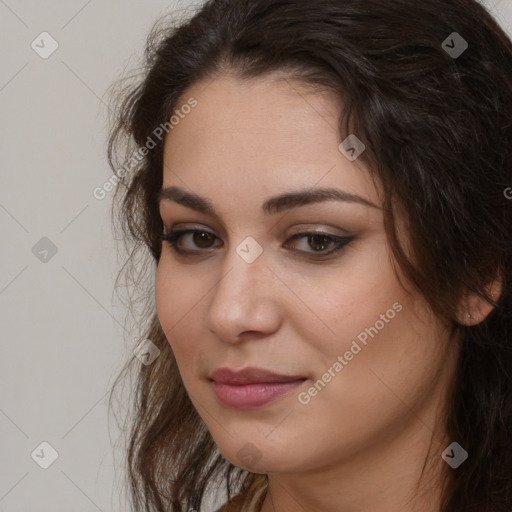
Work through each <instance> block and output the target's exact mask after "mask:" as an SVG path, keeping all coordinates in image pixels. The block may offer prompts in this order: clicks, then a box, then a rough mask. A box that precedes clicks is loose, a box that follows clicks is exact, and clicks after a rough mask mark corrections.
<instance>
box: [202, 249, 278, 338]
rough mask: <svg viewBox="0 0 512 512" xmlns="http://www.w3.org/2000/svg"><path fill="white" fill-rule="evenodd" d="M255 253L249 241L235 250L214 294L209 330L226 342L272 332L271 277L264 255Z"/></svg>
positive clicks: (226, 261) (209, 315) (208, 323)
mask: <svg viewBox="0 0 512 512" xmlns="http://www.w3.org/2000/svg"><path fill="white" fill-rule="evenodd" d="M258 245H259V244H258ZM256 250H257V247H256V246H255V244H254V242H253V241H251V240H247V239H246V240H244V241H243V242H242V243H240V244H239V245H238V246H237V247H235V248H233V249H232V251H231V252H230V254H229V255H228V256H226V259H225V265H224V267H223V272H222V277H221V278H220V280H219V281H218V283H217V285H216V286H215V288H214V290H213V297H212V300H211V303H210V306H209V310H208V313H207V319H206V321H207V327H208V328H209V329H210V330H212V331H214V332H216V333H217V335H219V336H221V337H223V338H225V339H230V338H231V339H234V338H235V337H236V336H237V335H238V334H239V333H241V332H243V331H257V330H267V329H268V328H272V327H271V325H270V324H272V323H273V321H274V319H271V318H273V316H274V315H273V314H272V313H271V312H270V309H272V305H271V304H270V303H269V301H270V300H271V294H272V292H271V289H270V287H269V277H270V276H272V273H271V272H270V270H269V269H268V268H267V261H266V258H265V257H264V253H263V252H262V251H261V250H260V251H259V254H257V253H256V252H255V251H256ZM269 308H270V309H269Z"/></svg>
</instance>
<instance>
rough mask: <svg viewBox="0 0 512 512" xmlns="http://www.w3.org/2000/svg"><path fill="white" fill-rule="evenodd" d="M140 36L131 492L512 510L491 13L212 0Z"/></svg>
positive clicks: (129, 197)
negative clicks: (144, 298)
mask: <svg viewBox="0 0 512 512" xmlns="http://www.w3.org/2000/svg"><path fill="white" fill-rule="evenodd" d="M146 55H147V65H148V68H147V70H146V72H145V75H144V78H143V80H142V81H141V82H140V83H139V84H137V85H136V86H134V87H132V88H131V89H130V90H129V91H128V92H125V93H123V95H122V96H121V99H122V103H121V104H120V105H119V106H118V107H117V109H116V112H118V113H119V117H118V119H117V123H116V125H115V126H114V127H113V130H112V133H111V136H110V140H109V157H110V161H111V165H112V168H113V169H114V171H115V172H116V173H117V175H118V176H119V181H120V184H121V185H122V186H119V187H118V189H117V194H116V197H117V198H118V199H120V201H119V202H118V206H119V211H118V214H119V219H120V220H121V222H122V226H123V228H124V230H125V233H126V234H127V235H128V237H129V238H131V239H132V240H134V242H135V243H136V244H138V245H137V246H136V248H137V247H138V248H147V249H149V253H150V257H151V259H152V261H154V262H155V264H156V272H155V273H154V277H155V287H154V290H153V289H151V290H152V291H151V294H149V298H150V299H149V301H148V307H149V309H148V310H147V318H148V320H149V322H148V323H147V328H146V329H145V330H143V332H142V334H143V339H145V340H146V341H145V342H144V343H145V345H144V350H143V352H145V358H146V359H143V358H140V359H141V360H142V361H143V362H144V364H143V365H142V366H140V364H139V361H137V360H134V364H135V365H139V366H140V373H139V380H138V387H137V395H136V399H135V406H136V410H135V417H134V419H133V422H132V428H131V438H130V445H129V451H128V467H129V470H130V477H131V480H130V482H131V486H132V487H131V488H132V501H133V506H134V510H137V511H142V510H147V511H149V510H151V511H164V510H165V511H173V512H178V511H180V512H182V511H190V510H204V508H203V509H201V508H200V507H201V506H202V502H203V498H204V497H205V496H206V495H207V494H208V493H209V492H211V491H215V490H221V491H225V492H226V493H227V502H226V504H225V506H223V507H222V508H221V509H219V510H222V511H232V510H235V511H239V510H244V511H261V512H284V511H291V510H294V511H295V510H304V511H308V512H309V511H322V512H330V511H343V512H349V511H350V512H352V511H356V510H358V511H359V510H372V511H374V512H380V511H389V510H394V511H399V510H400V511H412V510H414V511H420V510H421V511H424V512H434V511H435V512H455V511H457V512H458V511H461V512H462V511H469V510H471V511H474V512H477V511H478V512H491V511H492V512H505V511H506V512H510V510H512V439H511V427H512V395H511V376H512V375H511V374H512V349H511V347H512V338H511V333H512V319H511V313H512V302H511V301H512V295H511V292H512V275H511V272H512V259H511V258H512V237H511V233H512V201H510V199H509V197H510V194H507V191H508V190H510V186H511V185H512V151H511V147H512V43H511V41H510V40H509V39H508V38H507V36H506V35H505V33H504V32H503V31H502V30H501V29H500V28H499V26H498V25H497V23H496V22H495V21H494V20H493V18H492V17H491V16H490V14H489V13H488V12H487V11H486V10H485V9H484V7H482V6H481V5H480V4H479V3H477V2H476V1H474V0H452V1H449V2H447V1H446V0H424V1H422V2H418V1H417V0H394V1H393V2H382V1H381V0H317V1H315V2H310V1H306V0H210V1H208V2H206V3H205V4H204V6H203V7H202V8H201V9H200V10H199V11H198V12H197V13H196V14H195V15H194V16H193V17H192V18H191V19H190V20H189V21H186V22H183V23H182V24H181V26H179V27H176V28H173V29H171V28H169V27H165V26H164V27H163V28H161V29H160V30H159V29H158V28H155V31H154V32H153V38H152V39H151V40H150V41H149V43H148V50H147V54H146ZM127 141H129V142H131V143H134V153H132V154H130V155H127V153H123V157H122V158H119V157H116V155H118V154H120V151H119V150H120V149H121V148H124V147H125V146H124V144H125V143H126V142H127ZM134 154H135V158H134V156H133V155H134ZM125 155H127V156H125ZM135 254H137V251H135V252H134V253H133V254H132V261H133V258H134V257H135ZM147 268H151V267H150V266H148V267H147ZM130 271H134V269H133V267H127V272H130ZM141 275H144V276H145V278H146V280H147V281H149V280H148V279H147V275H146V274H141ZM153 293H154V294H155V295H154V297H155V303H153V302H152V301H151V299H152V296H153ZM140 352H141V350H139V353H140ZM120 377H121V375H120Z"/></svg>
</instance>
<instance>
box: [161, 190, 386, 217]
mask: <svg viewBox="0 0 512 512" xmlns="http://www.w3.org/2000/svg"><path fill="white" fill-rule="evenodd" d="M164 200H168V201H175V202H176V203H179V204H181V205H183V206H186V207H187V208H192V209H193V210H197V211H198V212H201V213H205V214H210V215H217V212H216V210H215V207H214V206H213V204H212V203H211V202H210V201H209V200H208V199H206V198H205V197H201V196H199V195H197V194H193V193H191V192H187V191H185V190H183V189H181V188H179V187H167V188H163V189H162V190H160V192H159V193H158V196H157V203H158V204H160V203H161V201H164ZM324 201H344V202H347V203H357V204H361V205H364V206H369V207H372V208H377V209H378V210H380V208H379V207H378V206H377V205H375V204H374V203H372V202H371V201H369V200H368V199H365V198H363V197H360V196H358V195H356V194H352V193H350V192H345V191H343V190H339V189H336V188H306V189H303V190H297V191H293V192H286V193H284V194H280V195H278V196H275V197H271V198H270V199H267V200H266V201H265V202H264V203H263V205H262V206H261V211H262V212H263V213H265V214H267V215H272V214H277V213H280V212H282V211H285V210H291V209H293V208H297V207H299V206H305V205H308V204H314V203H321V202H324Z"/></svg>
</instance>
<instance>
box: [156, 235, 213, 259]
mask: <svg viewBox="0 0 512 512" xmlns="http://www.w3.org/2000/svg"><path fill="white" fill-rule="evenodd" d="M186 235H192V241H193V243H194V244H196V247H199V248H200V249H210V248H211V245H209V244H210V243H211V241H212V240H213V239H215V238H217V237H216V236H215V235H214V234H213V233H210V232H209V231H203V230H199V229H176V230H171V231H170V232H169V233H162V234H161V235H159V238H160V239H161V240H163V241H165V242H167V243H169V245H170V246H171V248H172V249H173V251H174V252H176V253H178V254H188V253H193V252H197V251H193V250H189V249H181V247H179V245H178V242H180V241H181V239H182V238H184V237H185V236H186ZM199 252H201V251H199Z"/></svg>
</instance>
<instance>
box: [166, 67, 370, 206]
mask: <svg viewBox="0 0 512 512" xmlns="http://www.w3.org/2000/svg"><path fill="white" fill-rule="evenodd" d="M190 98H194V99H195V100H196V101H197V105H196V106H195V107H194V108H193V109H192V110H191V111H190V112H189V113H188V114H186V115H184V114H182V115H181V116H180V121H179V123H178V124H176V125H175V126H174V127H173V128H172V130H170V132H169V134H168V135H167V137H166V141H165V150H164V182H163V187H164V188H165V187H167V186H171V185H178V186H181V187H182V188H189V189H191V190H193V191H195V192H198V193H201V191H202V192H203V194H201V195H208V194H207V193H206V192H207V191H208V190H211V189H212V188H214V189H217V190H218V189H219V186H220V185H222V192H223V194H222V195H223V196H225V197H226V196H227V197H231V198H232V199H233V200H235V199H236V198H237V197H238V198H240V197H242V196H245V197H253V196H254V195H255V194H256V192H257V191H262V192H264V194H263V195H276V194H277V193H278V192H281V191H283V190H289V189H295V188H306V187H307V188H311V187H313V186H315V185H319V186H326V187H327V186H339V187H341V186H342V187H343V189H344V190H346V191H348V192H354V193H358V194H362V195H365V196H366V197H367V198H368V199H369V200H370V201H372V202H378V201H379V200H378V198H377V195H376V191H375V190H374V185H373V183H372V182H371V180H370V177H369V174H368V171H367V170H366V169H365V168H364V166H362V164H361V163H360V162H357V160H356V161H354V162H350V161H349V160H347V158H345V156H343V155H342V153H341V152H340V150H339V148H338V146H339V144H340V142H341V140H340V135H339V128H338V126H339V117H340V112H341V108H342V102H341V99H340V97H339V96H338V95H337V94H336V93H334V92H333V91H326V90H323V91H320V90H315V89H313V88H312V87H311V86H308V85H305V84H303V83H301V82H297V81H293V80H290V79H286V78H284V77H283V76H282V75H276V76H271V77H265V78H257V79H252V80H247V81H241V80H239V79H237V78H236V77H234V76H232V75H221V76H219V77H217V78H215V79H213V80H211V81H209V82H200V83H197V84H195V85H194V86H193V87H191V88H190V89H189V90H187V91H186V92H185V93H184V94H183V95H182V97H181V99H180V101H179V102H178V103H177V105H176V110H178V111H179V109H180V105H184V104H186V103H187V101H188V100H189V99H190ZM187 111H188V109H187ZM261 203H262V201H260V204H261Z"/></svg>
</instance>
